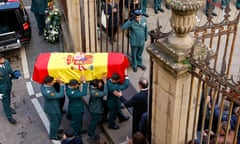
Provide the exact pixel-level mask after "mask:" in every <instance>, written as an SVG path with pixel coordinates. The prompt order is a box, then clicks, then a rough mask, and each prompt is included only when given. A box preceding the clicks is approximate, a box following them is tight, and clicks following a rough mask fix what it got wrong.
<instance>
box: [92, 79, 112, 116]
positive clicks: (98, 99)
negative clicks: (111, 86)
mask: <svg viewBox="0 0 240 144" xmlns="http://www.w3.org/2000/svg"><path fill="white" fill-rule="evenodd" d="M89 92H90V100H89V111H90V112H91V113H97V114H102V113H103V96H106V95H107V94H108V88H107V84H104V89H103V91H102V90H100V89H98V88H96V87H94V86H89Z"/></svg>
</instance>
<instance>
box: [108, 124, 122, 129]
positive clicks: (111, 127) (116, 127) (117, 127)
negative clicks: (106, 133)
mask: <svg viewBox="0 0 240 144" xmlns="http://www.w3.org/2000/svg"><path fill="white" fill-rule="evenodd" d="M108 128H109V129H119V128H120V127H119V126H118V125H115V126H108Z"/></svg>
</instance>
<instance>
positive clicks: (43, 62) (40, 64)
mask: <svg viewBox="0 0 240 144" xmlns="http://www.w3.org/2000/svg"><path fill="white" fill-rule="evenodd" d="M50 56H51V53H44V54H40V55H39V56H38V57H37V59H36V62H35V65H34V70H33V76H32V79H33V80H34V81H36V82H39V83H40V84H42V83H43V81H44V78H45V77H46V76H48V61H49V58H50Z"/></svg>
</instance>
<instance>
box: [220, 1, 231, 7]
mask: <svg viewBox="0 0 240 144" xmlns="http://www.w3.org/2000/svg"><path fill="white" fill-rule="evenodd" d="M229 2H230V0H222V8H226V7H227V5H228V4H229Z"/></svg>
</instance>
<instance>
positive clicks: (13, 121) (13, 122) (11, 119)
mask: <svg viewBox="0 0 240 144" xmlns="http://www.w3.org/2000/svg"><path fill="white" fill-rule="evenodd" d="M8 121H9V122H10V123H11V124H16V123H17V121H16V120H15V119H14V118H8Z"/></svg>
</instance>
